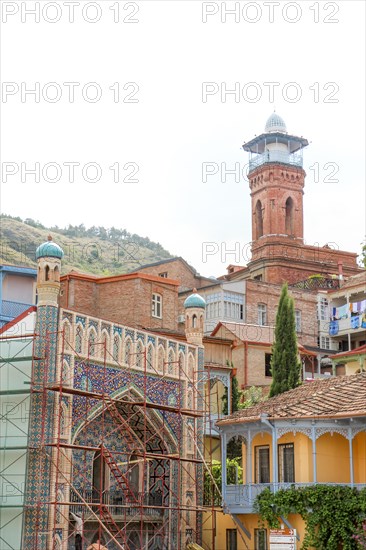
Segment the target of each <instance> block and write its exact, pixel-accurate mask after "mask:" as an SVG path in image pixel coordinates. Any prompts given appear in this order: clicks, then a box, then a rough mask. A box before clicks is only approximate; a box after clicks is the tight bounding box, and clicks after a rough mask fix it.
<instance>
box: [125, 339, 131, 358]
mask: <svg viewBox="0 0 366 550" xmlns="http://www.w3.org/2000/svg"><path fill="white" fill-rule="evenodd" d="M131 352H132V342H131V338H126V340H125V353H124V362H125V363H126V365H131V361H132V355H131Z"/></svg>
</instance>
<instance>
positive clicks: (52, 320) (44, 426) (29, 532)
mask: <svg viewBox="0 0 366 550" xmlns="http://www.w3.org/2000/svg"><path fill="white" fill-rule="evenodd" d="M57 329H58V309H57V308H56V307H53V306H39V307H38V310H37V320H36V334H37V335H38V336H37V337H36V338H35V342H34V350H33V354H34V361H33V381H34V387H33V389H34V390H41V388H42V387H43V383H48V382H52V381H54V379H55V374H56V352H57ZM53 408H54V395H53V393H52V392H47V393H46V394H43V393H38V392H37V391H35V392H33V393H32V394H31V403H30V418H29V443H28V444H29V450H28V457H27V482H26V489H25V513H24V520H23V521H24V525H23V548H37V550H43V549H44V550H46V545H47V540H46V534H45V533H46V532H47V526H48V512H49V506H48V505H46V504H44V503H46V502H48V500H49V491H50V462H49V459H48V457H47V455H46V453H45V450H47V447H43V445H44V444H46V443H47V442H50V441H51V438H52V435H53ZM35 526H37V529H35ZM35 537H36V540H35Z"/></svg>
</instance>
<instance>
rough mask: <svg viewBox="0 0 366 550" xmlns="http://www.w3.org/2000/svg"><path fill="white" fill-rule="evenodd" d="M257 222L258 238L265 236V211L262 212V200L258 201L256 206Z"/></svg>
mask: <svg viewBox="0 0 366 550" xmlns="http://www.w3.org/2000/svg"><path fill="white" fill-rule="evenodd" d="M255 223H256V239H259V237H262V236H263V212H262V203H261V201H260V200H258V201H257V204H256V207H255Z"/></svg>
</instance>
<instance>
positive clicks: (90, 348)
mask: <svg viewBox="0 0 366 550" xmlns="http://www.w3.org/2000/svg"><path fill="white" fill-rule="evenodd" d="M95 340H96V334H95V330H94V328H92V329H90V332H89V338H88V351H89V355H90V357H93V356H94V355H95Z"/></svg>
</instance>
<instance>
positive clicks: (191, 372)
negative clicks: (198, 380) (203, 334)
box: [188, 353, 194, 380]
mask: <svg viewBox="0 0 366 550" xmlns="http://www.w3.org/2000/svg"><path fill="white" fill-rule="evenodd" d="M188 377H189V379H190V380H193V378H194V357H193V355H192V354H191V353H190V354H189V355H188Z"/></svg>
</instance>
